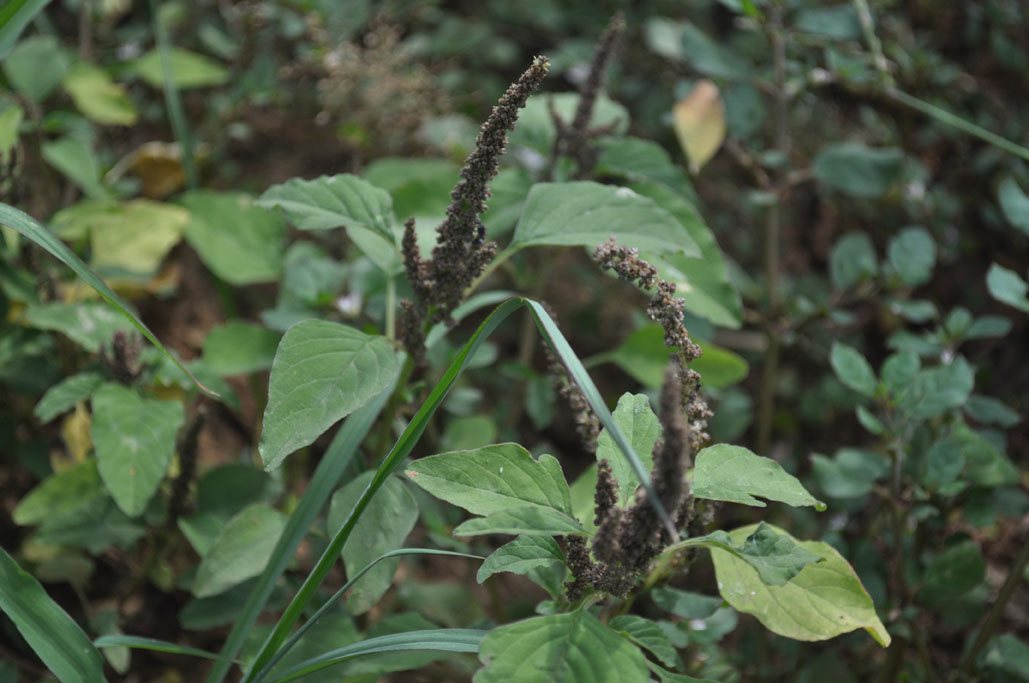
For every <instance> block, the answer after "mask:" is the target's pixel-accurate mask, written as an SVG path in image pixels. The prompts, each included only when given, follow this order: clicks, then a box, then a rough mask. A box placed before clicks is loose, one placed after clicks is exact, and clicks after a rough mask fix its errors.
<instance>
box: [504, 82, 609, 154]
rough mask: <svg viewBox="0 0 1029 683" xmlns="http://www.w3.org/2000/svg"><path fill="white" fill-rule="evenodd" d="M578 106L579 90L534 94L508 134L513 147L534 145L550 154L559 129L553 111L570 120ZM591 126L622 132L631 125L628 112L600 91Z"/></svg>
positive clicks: (543, 152) (567, 121)
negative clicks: (555, 124) (574, 91)
mask: <svg viewBox="0 0 1029 683" xmlns="http://www.w3.org/2000/svg"><path fill="white" fill-rule="evenodd" d="M578 105H579V94H578V93H572V92H564V93H538V94H535V95H533V96H531V97H530V98H529V99H528V101H527V102H526V103H525V108H524V109H522V111H521V112H519V114H518V125H517V126H515V129H514V130H513V131H511V133H510V135H509V136H508V140H509V144H510V146H512V147H519V146H524V147H531V148H532V149H534V150H536V151H537V152H539V153H540V154H544V155H549V154H551V153H552V152H553V149H554V138H555V137H556V135H557V131H556V129H555V127H554V118H553V116H552V115H551V113H550V112H551V111H556V112H557V114H558V116H560V117H561V120H562V121H564V122H565V123H570V122H571V121H572V118H573V117H574V116H575V109H576V107H577V106H578ZM589 125H590V126H591V127H597V128H610V129H611V133H612V134H614V135H620V134H623V133H625V131H626V130H627V129H628V127H629V112H628V111H626V109H625V107H623V106H622V105H620V104H618V103H617V102H615V101H613V100H611V99H610V98H609V97H607V96H606V95H604V94H603V93H601V94H600V96H599V97H597V101H596V104H595V105H594V107H593V112H592V116H591V118H590V121H589ZM541 163H542V160H541Z"/></svg>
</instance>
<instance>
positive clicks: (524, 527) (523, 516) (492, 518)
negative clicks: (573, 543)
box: [454, 505, 586, 536]
mask: <svg viewBox="0 0 1029 683" xmlns="http://www.w3.org/2000/svg"><path fill="white" fill-rule="evenodd" d="M585 533H586V530H585V529H584V528H583V527H582V525H581V524H579V522H578V520H576V519H575V518H574V517H572V516H571V515H569V514H566V513H564V512H560V511H559V510H555V509H554V508H548V507H540V506H539V505H520V506H516V507H510V508H507V509H506V510H500V511H499V512H494V513H492V514H490V515H488V516H486V517H476V518H474V519H469V520H468V521H467V522H465V523H464V524H461V525H459V526H458V527H457V528H456V529H454V535H455V536H476V535H481V534H511V535H512V536H518V535H519V534H526V535H533V536H541V535H542V536H560V535H565V534H574V535H582V534H585Z"/></svg>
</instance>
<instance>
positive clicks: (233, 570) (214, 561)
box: [191, 503, 286, 598]
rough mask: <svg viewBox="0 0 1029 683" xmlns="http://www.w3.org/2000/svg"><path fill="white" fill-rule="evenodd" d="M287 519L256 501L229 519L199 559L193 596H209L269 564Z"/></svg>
mask: <svg viewBox="0 0 1029 683" xmlns="http://www.w3.org/2000/svg"><path fill="white" fill-rule="evenodd" d="M285 525H286V518H285V516H284V515H283V514H282V513H281V512H278V511H277V510H274V509H272V508H270V507H268V506H267V505H263V504H261V503H255V504H254V505H251V506H249V507H246V508H244V509H243V510H241V511H240V512H239V513H238V514H237V515H236V516H235V517H233V518H232V519H230V520H229V521H228V523H227V524H226V525H225V527H224V528H223V529H222V530H221V533H219V534H218V536H217V537H216V538H215V539H214V542H213V543H212V544H211V547H210V549H208V551H207V554H206V555H204V557H203V559H202V560H201V561H200V566H199V567H198V568H197V573H196V578H195V579H194V580H193V586H192V589H191V590H192V591H193V595H195V596H197V597H198V598H206V597H210V596H212V595H217V594H218V593H221V592H223V591H226V590H228V589H230V588H232V587H233V586H235V585H236V584H238V583H242V582H243V581H246V580H247V579H249V578H251V577H254V576H257V575H258V574H260V573H261V571H262V570H263V569H264V566H265V564H267V563H268V558H269V557H270V556H271V554H272V550H273V549H274V548H275V544H276V542H277V541H278V540H279V535H280V534H281V533H282V530H283V528H284V527H285Z"/></svg>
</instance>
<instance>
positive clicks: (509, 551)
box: [475, 536, 565, 583]
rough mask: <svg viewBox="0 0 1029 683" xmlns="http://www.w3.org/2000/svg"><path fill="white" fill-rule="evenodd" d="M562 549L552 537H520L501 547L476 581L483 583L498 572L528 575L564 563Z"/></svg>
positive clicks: (490, 558)
mask: <svg viewBox="0 0 1029 683" xmlns="http://www.w3.org/2000/svg"><path fill="white" fill-rule="evenodd" d="M564 560H565V558H564V553H562V552H561V547H560V546H559V545H558V544H557V541H555V540H554V539H553V538H551V537H550V536H519V537H518V538H516V539H515V540H513V541H511V542H510V543H507V544H505V545H502V546H500V547H499V548H497V549H496V550H494V551H493V554H492V555H490V556H489V557H487V558H486V560H485V562H483V563H482V565H481V566H480V567H479V571H478V573H477V574H476V575H475V580H476V581H478V582H479V583H482V582H483V581H485V580H486V579H488V578H489V577H491V576H493V575H494V574H496V573H498V572H511V573H512V574H527V573H528V572H529V571H530V570H532V569H535V568H536V567H546V566H550V565H553V564H554V563H559V564H563V563H564Z"/></svg>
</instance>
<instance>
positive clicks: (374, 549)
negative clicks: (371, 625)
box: [328, 472, 418, 614]
mask: <svg viewBox="0 0 1029 683" xmlns="http://www.w3.org/2000/svg"><path fill="white" fill-rule="evenodd" d="M374 474H375V473H374V472H365V473H364V474H362V475H361V476H359V477H357V478H356V479H354V480H353V481H351V482H349V483H348V484H347V485H346V486H344V487H343V488H341V489H339V490H338V491H336V493H335V494H334V495H333V496H332V503H331V504H330V507H329V518H328V528H329V529H330V530H333V531H335V530H336V529H339V528H340V527H341V526H342V525H343V522H344V521H345V520H346V517H347V515H349V514H350V511H351V510H352V509H353V507H354V504H355V503H356V502H357V499H358V498H359V497H360V496H361V493H362V492H363V491H364V489H365V487H366V486H367V485H368V482H370V481H371V479H372V476H373V475H374ZM417 521H418V503H417V502H415V499H414V496H412V495H411V492H410V491H408V490H407V487H405V486H404V484H403V483H402V482H401V481H400V480H399V479H397V478H395V477H391V478H389V479H387V480H386V483H385V484H383V486H382V489H381V490H380V491H379V494H378V495H377V496H375V498H373V499H372V502H371V503H370V504H369V505H368V508H367V509H366V510H365V514H364V515H363V516H362V517H361V519H360V520H358V522H357V526H355V527H354V530H353V532H351V534H350V538H349V539H347V542H346V544H345V545H344V546H343V553H342V556H343V564H344V565H345V566H346V568H347V576H348V577H352V576H354V575H355V574H356V573H357V572H358V571H360V570H361V569H362V568H363V567H364V566H365V565H368V564H371V563H372V562H374V561H375V560H376V559H378V558H379V556H381V555H383V554H384V553H387V552H389V551H391V550H396V549H397V548H399V547H400V546H401V545H403V543H404V539H405V538H407V535H408V534H409V533H411V529H413V528H414V525H415V522H417ZM399 561H400V560H399V559H390V560H385V561H383V562H379V563H378V564H377V565H376V566H375V567H373V568H372V569H371V570H370V571H369V572H368V573H367V574H365V575H364V578H362V579H361V581H359V582H358V583H357V584H355V585H354V587H353V588H352V589H351V592H350V597H349V598H348V599H347V610H348V611H349V612H350V613H351V614H363V613H365V612H367V611H368V610H369V609H371V608H372V607H374V606H375V603H377V602H378V601H379V598H381V597H382V596H383V594H384V593H385V592H386V591H387V590H389V587H390V586H391V585H393V575H394V574H395V573H396V571H397V565H398V563H399Z"/></svg>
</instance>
